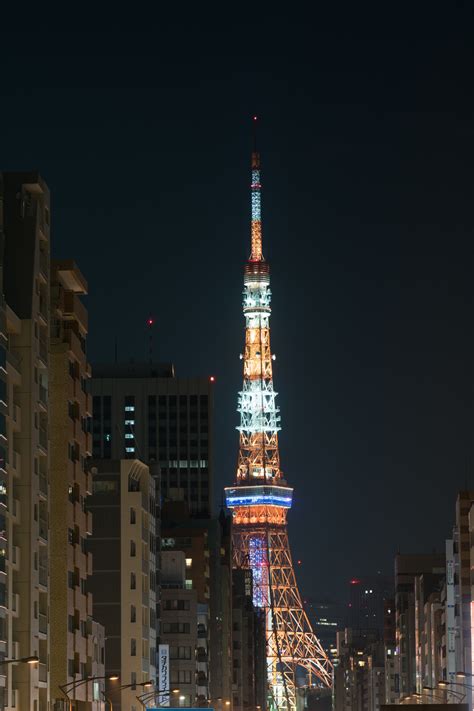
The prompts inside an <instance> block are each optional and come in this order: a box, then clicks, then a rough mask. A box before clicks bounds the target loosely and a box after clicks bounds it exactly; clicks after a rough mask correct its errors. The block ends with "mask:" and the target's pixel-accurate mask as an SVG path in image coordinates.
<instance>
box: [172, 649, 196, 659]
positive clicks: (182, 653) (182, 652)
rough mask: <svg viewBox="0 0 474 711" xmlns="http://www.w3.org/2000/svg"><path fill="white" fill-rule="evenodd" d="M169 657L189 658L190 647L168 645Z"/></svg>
mask: <svg viewBox="0 0 474 711" xmlns="http://www.w3.org/2000/svg"><path fill="white" fill-rule="evenodd" d="M170 659H191V647H170Z"/></svg>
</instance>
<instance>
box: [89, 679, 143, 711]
mask: <svg viewBox="0 0 474 711" xmlns="http://www.w3.org/2000/svg"><path fill="white" fill-rule="evenodd" d="M110 679H111V677H109V680H110ZM114 679H115V677H114ZM114 679H112V681H113V680H114ZM117 679H118V677H117ZM136 686H143V688H144V689H148V688H149V687H150V686H153V682H152V681H143V682H142V683H141V684H137V683H135V684H122V685H121V686H119V687H118V688H115V689H114V691H122V689H134V688H135V687H136ZM101 694H102V696H103V697H104V701H105V702H106V703H107V704H109V711H113V702H112V699H109V697H108V696H106V695H105V691H102V689H101Z"/></svg>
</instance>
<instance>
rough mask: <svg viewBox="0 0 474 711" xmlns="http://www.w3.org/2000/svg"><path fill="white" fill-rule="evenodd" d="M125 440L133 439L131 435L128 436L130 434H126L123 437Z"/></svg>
mask: <svg viewBox="0 0 474 711" xmlns="http://www.w3.org/2000/svg"><path fill="white" fill-rule="evenodd" d="M125 439H133V435H132V434H130V432H127V433H126V435H125Z"/></svg>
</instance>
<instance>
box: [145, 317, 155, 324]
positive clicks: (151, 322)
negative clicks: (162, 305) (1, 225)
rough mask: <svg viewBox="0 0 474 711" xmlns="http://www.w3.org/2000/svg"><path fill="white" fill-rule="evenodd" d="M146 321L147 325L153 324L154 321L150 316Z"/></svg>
mask: <svg viewBox="0 0 474 711" xmlns="http://www.w3.org/2000/svg"><path fill="white" fill-rule="evenodd" d="M147 323H148V325H149V326H153V324H154V323H155V322H154V321H153V319H152V318H149V319H148V321H147Z"/></svg>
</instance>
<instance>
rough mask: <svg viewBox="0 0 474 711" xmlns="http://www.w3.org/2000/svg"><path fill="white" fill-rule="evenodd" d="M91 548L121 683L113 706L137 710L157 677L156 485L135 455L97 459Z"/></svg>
mask: <svg viewBox="0 0 474 711" xmlns="http://www.w3.org/2000/svg"><path fill="white" fill-rule="evenodd" d="M91 472H92V478H93V481H92V496H91V497H90V502H89V509H90V511H91V512H92V515H93V519H94V530H93V533H92V536H91V537H90V539H89V541H90V551H91V553H92V556H93V560H94V574H93V576H92V578H91V591H92V594H93V617H94V619H95V620H97V621H98V622H100V623H101V624H102V625H103V626H104V627H105V632H106V653H105V673H106V675H107V676H109V675H114V674H117V675H119V676H120V683H121V684H122V685H126V684H131V685H133V686H134V688H128V689H123V690H121V691H119V690H117V689H115V688H114V687H113V685H112V686H111V688H110V689H109V690H108V692H107V695H108V696H109V697H110V699H111V701H112V702H113V708H114V709H116V710H118V709H124V711H125V710H126V711H134V710H135V711H138V709H139V706H140V704H139V702H138V701H137V698H136V697H137V696H138V695H140V693H141V692H143V686H144V684H145V683H146V682H148V681H151V682H152V683H153V684H155V683H156V668H155V665H156V613H155V610H156V598H155V595H156V593H155V590H156V560H155V553H156V551H155V544H156V539H155V529H154V526H155V498H154V497H155V485H154V481H153V478H152V477H151V476H150V472H149V469H148V467H147V466H146V465H145V464H143V463H142V462H140V461H138V460H136V459H126V460H118V461H113V460H112V461H100V460H96V461H94V460H93V461H92V462H91Z"/></svg>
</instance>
